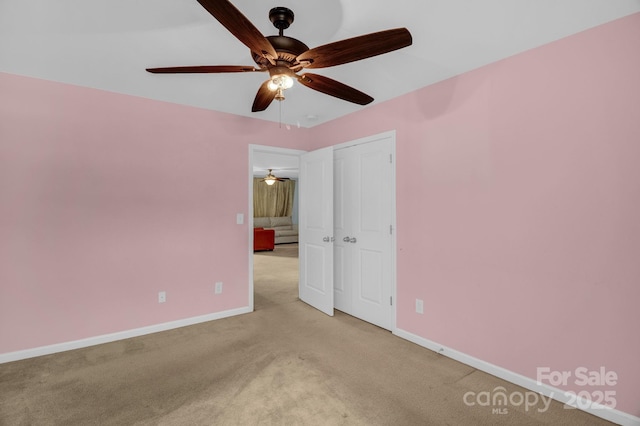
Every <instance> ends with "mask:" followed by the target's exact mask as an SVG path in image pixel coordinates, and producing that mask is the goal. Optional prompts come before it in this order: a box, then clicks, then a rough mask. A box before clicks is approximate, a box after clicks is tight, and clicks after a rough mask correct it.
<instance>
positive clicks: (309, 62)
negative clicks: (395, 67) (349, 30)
mask: <svg viewBox="0 0 640 426" xmlns="http://www.w3.org/2000/svg"><path fill="white" fill-rule="evenodd" d="M411 43H412V38H411V33H410V32H409V30H407V29H406V28H396V29H393V30H386V31H379V32H377V33H371V34H366V35H362V36H358V37H353V38H348V39H345V40H342V41H336V42H334V43H329V44H325V45H323V46H318V47H315V48H313V49H309V50H307V51H306V52H304V53H302V54H300V55H299V56H298V57H297V60H298V62H300V64H301V65H302V66H303V67H304V68H325V67H332V66H334V65H341V64H346V63H348V62H353V61H359V60H361V59H365V58H370V57H372V56H377V55H381V54H383V53H388V52H391V51H394V50H397V49H402V48H403V47H407V46H410V45H411Z"/></svg>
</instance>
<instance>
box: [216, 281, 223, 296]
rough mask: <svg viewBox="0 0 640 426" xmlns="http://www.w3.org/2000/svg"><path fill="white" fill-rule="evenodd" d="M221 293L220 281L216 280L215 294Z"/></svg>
mask: <svg viewBox="0 0 640 426" xmlns="http://www.w3.org/2000/svg"><path fill="white" fill-rule="evenodd" d="M221 293H222V281H218V282H217V283H216V294H221Z"/></svg>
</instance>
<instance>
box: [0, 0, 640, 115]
mask: <svg viewBox="0 0 640 426" xmlns="http://www.w3.org/2000/svg"><path fill="white" fill-rule="evenodd" d="M232 2H233V4H234V5H235V6H236V7H237V8H238V9H240V10H241V11H242V13H244V14H245V16H247V17H248V18H249V19H250V20H251V21H252V22H253V24H254V25H255V26H256V27H257V28H258V29H259V30H260V31H262V32H263V34H264V35H271V34H275V33H276V32H277V30H276V29H275V28H273V26H272V24H271V22H270V21H269V19H268V12H269V9H271V8H272V7H275V6H285V7H289V8H291V9H292V10H293V11H294V12H295V16H296V17H295V22H294V23H293V24H292V26H291V28H289V29H288V30H286V31H285V35H288V36H291V37H294V38H297V39H299V40H301V41H303V42H305V43H306V44H307V45H308V46H309V47H315V46H319V45H322V44H326V43H329V42H332V41H337V40H341V39H344V38H349V37H354V36H357V35H362V34H367V33H370V32H375V31H380V30H384V29H390V28H396V27H406V28H408V29H409V31H411V33H412V35H413V45H412V46H410V47H408V48H405V49H402V50H398V51H395V52H392V53H388V54H386V55H382V56H378V57H375V58H370V59H366V60H362V61H358V62H354V63H350V64H345V65H341V66H337V67H332V68H323V69H318V70H313V72H317V73H318V74H323V75H325V76H328V77H331V78H333V79H336V80H339V81H341V82H343V83H345V84H348V85H350V86H353V87H355V88H357V89H359V90H361V91H363V92H365V93H368V94H369V95H371V96H373V97H374V98H375V101H374V104H375V103H377V102H382V101H384V100H388V99H391V98H393V97H396V96H399V95H402V94H405V93H408V92H411V91H413V90H416V89H418V88H421V87H424V86H427V85H430V84H433V83H436V82H438V81H441V80H444V79H446V78H449V77H452V76H454V75H457V74H460V73H463V72H466V71H469V70H471V69H474V68H477V67H480V66H482V65H486V64H488V63H491V62H494V61H496V60H499V59H502V58H505V57H507V56H510V55H514V54H516V53H519V52H522V51H524V50H527V49H530V48H533V47H536V46H540V45H542V44H545V43H548V42H551V41H554V40H557V39H559V38H562V37H565V36H567V35H570V34H574V33H576V32H579V31H582V30H585V29H587V28H590V27H593V26H596V25H599V24H602V23H605V22H608V21H611V20H614V19H616V18H619V17H622V16H626V15H629V14H631V13H634V12H640V0H483V1H477V0H394V1H393V2H389V1H383V0H348V1H347V0H342V1H341V0H323V1H321V2H320V1H316V2H310V1H295V0H271V1H268V2H267V1H260V2H258V1H251V0H232ZM179 65H253V61H252V59H251V57H250V55H249V51H248V49H247V48H246V47H245V46H244V45H243V44H242V43H240V42H239V41H238V40H236V39H235V38H234V37H233V36H232V35H231V34H229V32H228V31H227V30H226V29H225V28H224V27H222V25H220V24H219V23H218V22H217V21H216V20H215V19H214V18H213V17H212V16H211V15H209V14H208V12H206V11H205V10H204V9H203V8H202V6H200V4H199V3H197V2H196V1H195V0H100V1H98V0H0V71H3V72H8V73H13V74H21V75H27V76H32V77H37V78H43V79H47V80H54V81H59V82H65V83H71V84H76V85H80V86H86V87H94V88H98V89H103V90H108V91H113V92H118V93H126V94H131V95H135V96H142V97H146V98H151V99H158V100H163V101H168V102H174V103H179V104H185V105H192V106H196V107H201V108H207V109H211V110H215V111H223V112H228V113H232V114H238V115H243V116H248V117H256V118H260V119H265V120H270V121H275V122H278V121H280V120H282V122H283V123H286V124H290V125H294V126H301V127H312V126H314V125H316V124H319V123H323V122H326V121H329V120H332V119H334V118H337V117H340V116H343V115H345V114H349V113H351V112H354V111H358V110H360V109H362V108H366V107H362V106H358V105H354V104H351V103H348V102H345V101H342V100H339V99H336V98H333V97H330V96H327V95H323V94H321V93H318V92H316V91H313V90H310V89H308V88H306V87H302V86H300V85H299V84H298V85H296V86H294V88H292V89H290V90H288V91H287V92H286V96H287V99H286V101H284V102H282V103H281V104H280V103H278V102H275V101H274V102H273V104H272V105H271V106H270V107H269V108H268V109H267V110H266V111H263V112H260V113H251V104H252V102H253V98H254V97H255V94H256V92H257V90H258V87H259V86H260V84H261V83H262V82H263V81H264V80H265V79H266V74H263V73H251V74H247V73H237V74H208V75H152V74H149V73H147V72H146V71H145V68H147V67H162V66H179ZM279 107H282V110H281V111H280V108H279ZM280 114H281V115H280Z"/></svg>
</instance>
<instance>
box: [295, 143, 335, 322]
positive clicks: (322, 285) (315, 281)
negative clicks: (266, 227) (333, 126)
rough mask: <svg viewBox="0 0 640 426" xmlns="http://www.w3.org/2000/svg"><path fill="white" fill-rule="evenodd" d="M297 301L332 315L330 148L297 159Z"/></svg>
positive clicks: (331, 156) (331, 173)
mask: <svg viewBox="0 0 640 426" xmlns="http://www.w3.org/2000/svg"><path fill="white" fill-rule="evenodd" d="M299 193H300V205H299V227H300V232H299V236H300V242H299V244H300V251H299V253H300V262H299V263H300V282H299V285H298V289H299V296H300V300H302V301H303V302H306V303H308V304H309V305H311V306H313V307H315V308H316V309H318V310H320V311H322V312H324V313H325V314H327V315H331V316H333V147H329V148H324V149H320V150H317V151H313V152H309V153H306V154H302V155H301V156H300V191H299Z"/></svg>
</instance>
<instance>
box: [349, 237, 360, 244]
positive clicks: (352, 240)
mask: <svg viewBox="0 0 640 426" xmlns="http://www.w3.org/2000/svg"><path fill="white" fill-rule="evenodd" d="M356 241H358V240H356V237H352V238H349V242H350V243H355V242H356Z"/></svg>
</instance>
